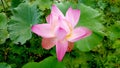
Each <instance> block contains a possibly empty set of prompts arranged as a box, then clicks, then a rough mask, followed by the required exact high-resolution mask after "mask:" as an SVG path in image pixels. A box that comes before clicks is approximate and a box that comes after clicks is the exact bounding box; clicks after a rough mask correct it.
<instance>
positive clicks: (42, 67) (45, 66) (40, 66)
mask: <svg viewBox="0 0 120 68" xmlns="http://www.w3.org/2000/svg"><path fill="white" fill-rule="evenodd" d="M33 67H34V68H52V67H54V68H66V67H65V66H64V64H63V63H62V62H58V61H57V59H56V58H55V57H48V58H46V59H44V60H43V61H41V62H39V63H36V62H30V63H27V64H26V65H24V66H23V67H22V68H33Z"/></svg>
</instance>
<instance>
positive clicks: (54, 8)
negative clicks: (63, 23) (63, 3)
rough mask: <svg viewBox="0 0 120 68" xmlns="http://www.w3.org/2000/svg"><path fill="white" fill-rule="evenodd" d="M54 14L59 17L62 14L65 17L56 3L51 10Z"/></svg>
mask: <svg viewBox="0 0 120 68" xmlns="http://www.w3.org/2000/svg"><path fill="white" fill-rule="evenodd" d="M51 13H52V14H54V15H56V16H57V17H58V16H62V17H64V15H63V13H62V12H61V11H60V10H59V9H58V8H57V6H56V5H53V6H52V11H51Z"/></svg>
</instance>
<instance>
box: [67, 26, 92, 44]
mask: <svg viewBox="0 0 120 68" xmlns="http://www.w3.org/2000/svg"><path fill="white" fill-rule="evenodd" d="M91 34H92V31H91V30H89V29H88V28H86V27H78V28H75V29H74V30H73V32H72V34H71V35H70V36H69V37H67V39H68V40H69V41H70V42H75V41H78V40H80V39H83V38H85V37H87V36H90V35H91Z"/></svg>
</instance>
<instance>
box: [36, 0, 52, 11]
mask: <svg viewBox="0 0 120 68" xmlns="http://www.w3.org/2000/svg"><path fill="white" fill-rule="evenodd" d="M36 2H37V4H38V6H39V8H40V10H42V11H44V10H45V9H49V8H50V6H51V5H52V1H51V0H36Z"/></svg>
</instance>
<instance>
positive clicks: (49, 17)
mask: <svg viewBox="0 0 120 68" xmlns="http://www.w3.org/2000/svg"><path fill="white" fill-rule="evenodd" d="M52 19H53V18H52V14H50V15H48V16H47V17H46V21H47V23H52Z"/></svg>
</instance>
